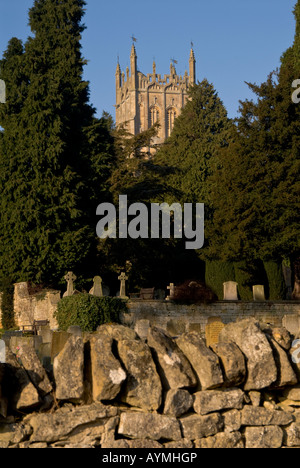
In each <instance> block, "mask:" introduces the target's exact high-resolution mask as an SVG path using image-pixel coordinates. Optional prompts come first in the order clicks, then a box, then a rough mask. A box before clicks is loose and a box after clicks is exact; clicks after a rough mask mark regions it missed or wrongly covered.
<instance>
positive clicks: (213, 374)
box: [176, 332, 224, 390]
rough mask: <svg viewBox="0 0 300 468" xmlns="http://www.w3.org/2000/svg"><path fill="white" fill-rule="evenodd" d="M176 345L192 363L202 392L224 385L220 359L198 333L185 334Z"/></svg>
mask: <svg viewBox="0 0 300 468" xmlns="http://www.w3.org/2000/svg"><path fill="white" fill-rule="evenodd" d="M176 343H177V345H178V346H179V348H180V349H181V351H182V352H183V353H184V355H185V356H186V357H187V358H188V360H189V362H190V363H191V365H192V367H193V369H194V371H195V373H196V375H197V377H198V379H199V382H200V387H199V388H200V389H201V390H208V389H212V388H216V387H219V386H221V385H222V384H223V382H224V379H223V374H222V371H221V367H220V362H219V358H218V356H217V355H216V354H215V353H214V352H213V351H212V350H211V349H209V348H208V347H207V346H206V344H205V341H204V340H203V339H202V338H201V337H200V335H199V334H198V333H196V332H189V333H185V334H184V335H181V336H180V337H179V338H178V339H177V340H176Z"/></svg>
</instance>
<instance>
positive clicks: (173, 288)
mask: <svg viewBox="0 0 300 468" xmlns="http://www.w3.org/2000/svg"><path fill="white" fill-rule="evenodd" d="M167 289H169V291H170V296H168V297H167V298H166V301H172V300H173V299H174V296H175V284H174V283H171V284H170V286H168V287H167Z"/></svg>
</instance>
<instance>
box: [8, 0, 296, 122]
mask: <svg viewBox="0 0 300 468" xmlns="http://www.w3.org/2000/svg"><path fill="white" fill-rule="evenodd" d="M33 1H34V0H0V7H1V9H0V56H2V53H3V52H4V50H5V49H6V47H7V43H8V41H9V39H10V38H11V37H14V36H15V37H18V38H20V39H22V40H24V41H25V40H26V38H27V37H28V36H29V35H30V34H31V32H30V29H29V28H28V26H27V24H28V9H29V8H30V7H31V6H32V5H33ZM295 4H296V0H151V1H145V0H140V1H138V0H126V1H125V0H110V1H103V0H87V7H86V16H85V18H84V23H85V25H86V26H87V29H86V31H85V32H84V34H83V40H82V45H83V56H84V57H85V59H87V60H88V65H87V66H86V68H85V79H87V80H88V81H90V91H91V99H90V100H91V103H92V104H93V105H94V106H95V108H96V109H97V115H98V116H101V114H102V111H103V110H105V111H107V112H109V113H110V114H112V115H113V117H115V111H114V107H113V106H114V103H115V70H116V64H117V56H119V58H120V65H121V68H122V70H124V71H125V68H126V67H127V65H129V55H130V49H131V44H132V42H131V36H132V35H133V34H134V36H135V37H136V38H137V40H138V42H137V43H136V49H137V54H138V67H139V70H140V71H142V72H143V73H145V74H147V73H150V72H151V71H152V62H153V59H154V58H155V61H156V64H157V73H160V74H162V75H163V74H166V73H169V69H170V59H171V58H174V59H176V60H177V61H178V65H176V68H177V73H178V74H184V71H185V69H188V58H189V52H190V47H191V46H190V44H191V41H193V43H194V50H195V56H196V60H197V79H198V80H200V81H201V80H202V79H203V78H207V79H208V80H209V81H210V82H211V83H213V85H214V86H215V88H216V90H217V92H218V94H219V96H220V98H221V99H222V101H223V102H224V104H225V106H226V108H227V110H228V114H229V116H230V117H235V116H236V115H237V111H238V107H239V100H244V99H246V98H251V97H252V94H251V92H250V91H249V90H248V87H247V85H246V84H245V81H248V82H256V83H261V82H262V81H265V79H266V78H267V76H268V74H269V73H270V72H271V71H272V70H274V69H275V68H276V67H278V66H279V63H280V57H281V55H282V53H283V52H284V51H285V50H286V49H287V48H288V47H289V46H290V45H291V44H292V43H293V39H294V34H295V20H294V15H293V13H292V11H293V8H294V6H295ZM296 78H300V77H295V79H296Z"/></svg>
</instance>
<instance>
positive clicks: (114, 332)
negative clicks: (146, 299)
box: [97, 323, 138, 341]
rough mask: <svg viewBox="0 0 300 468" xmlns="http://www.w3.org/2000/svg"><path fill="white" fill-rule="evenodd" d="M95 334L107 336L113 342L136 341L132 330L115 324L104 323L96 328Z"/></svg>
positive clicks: (136, 337) (135, 335)
mask: <svg viewBox="0 0 300 468" xmlns="http://www.w3.org/2000/svg"><path fill="white" fill-rule="evenodd" d="M97 332H98V333H101V334H104V335H109V336H110V337H111V338H113V340H115V341H121V340H137V339H138V336H137V334H136V332H135V331H134V330H132V329H131V328H129V327H126V326H125V325H119V324H117V323H112V324H111V323H105V324H104V325H100V327H98V328H97Z"/></svg>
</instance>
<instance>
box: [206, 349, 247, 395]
mask: <svg viewBox="0 0 300 468" xmlns="http://www.w3.org/2000/svg"><path fill="white" fill-rule="evenodd" d="M211 348H212V350H213V351H214V352H215V353H216V355H217V356H218V357H219V359H220V362H221V365H222V369H223V374H224V385H225V386H226V387H238V386H240V385H241V384H242V383H244V381H245V379H246V374H247V369H246V362H245V357H244V355H243V353H242V351H241V350H240V349H239V347H238V346H237V345H236V344H235V343H218V344H215V345H212V346H211Z"/></svg>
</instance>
